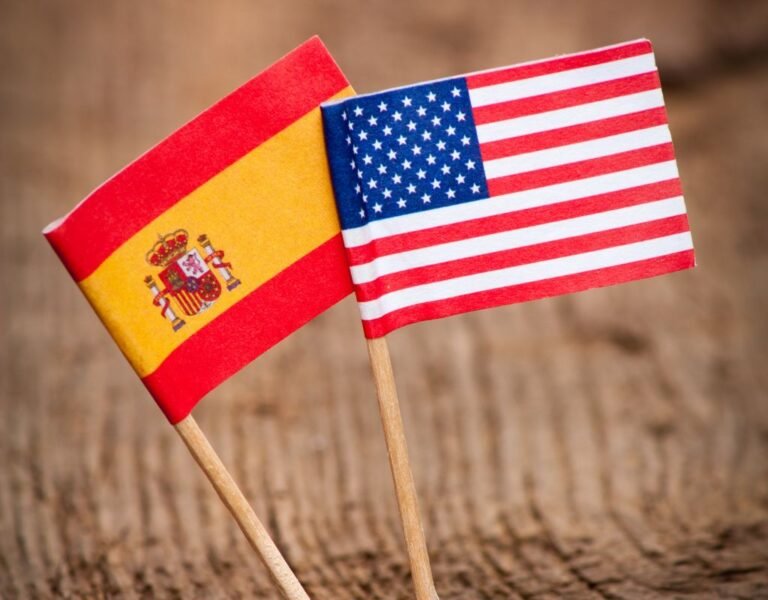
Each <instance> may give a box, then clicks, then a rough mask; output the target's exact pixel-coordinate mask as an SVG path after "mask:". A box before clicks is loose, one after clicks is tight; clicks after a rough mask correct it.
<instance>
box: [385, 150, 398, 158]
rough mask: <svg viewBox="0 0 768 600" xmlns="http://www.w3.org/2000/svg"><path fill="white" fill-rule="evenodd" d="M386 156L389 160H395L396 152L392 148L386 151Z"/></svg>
mask: <svg viewBox="0 0 768 600" xmlns="http://www.w3.org/2000/svg"><path fill="white" fill-rule="evenodd" d="M387 157H388V158H389V160H395V159H396V158H397V152H395V151H394V150H390V151H389V152H387Z"/></svg>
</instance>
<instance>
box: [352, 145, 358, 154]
mask: <svg viewBox="0 0 768 600" xmlns="http://www.w3.org/2000/svg"><path fill="white" fill-rule="evenodd" d="M352 154H357V146H352Z"/></svg>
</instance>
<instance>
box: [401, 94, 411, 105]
mask: <svg viewBox="0 0 768 600" xmlns="http://www.w3.org/2000/svg"><path fill="white" fill-rule="evenodd" d="M411 102H412V100H411V99H410V98H409V97H408V96H406V97H405V98H403V106H410V105H411Z"/></svg>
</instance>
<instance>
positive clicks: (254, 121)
mask: <svg viewBox="0 0 768 600" xmlns="http://www.w3.org/2000/svg"><path fill="white" fill-rule="evenodd" d="M348 85H349V82H348V81H347V80H346V78H345V77H344V74H343V73H342V72H341V70H340V69H339V68H338V66H337V65H336V63H335V62H334V60H333V58H332V57H331V55H330V54H329V53H328V51H327V50H326V48H325V46H324V45H323V43H322V42H321V41H320V38H318V37H314V38H312V39H310V40H309V41H307V42H305V43H304V44H302V45H301V46H299V47H298V48H296V49H295V50H294V51H293V52H291V53H290V54H287V55H286V56H284V57H283V58H282V59H280V60H279V61H277V62H276V63H275V64H273V65H272V66H271V67H269V68H268V69H266V70H265V71H263V72H262V73H260V74H259V75H257V76H256V77H254V78H253V79H251V80H250V81H249V82H248V83H246V84H245V85H243V86H242V87H240V88H238V89H237V90H235V91H234V92H232V93H231V94H230V95H229V96H226V97H225V98H223V99H222V100H220V101H219V102H217V103H216V104H214V105H213V106H212V107H210V108H209V109H208V110H206V111H205V112H203V113H202V114H201V115H199V116H198V117H197V118H195V119H193V120H192V121H190V122H189V123H187V124H186V125H184V126H183V127H182V128H181V129H179V130H178V131H176V132H175V133H174V134H173V135H171V136H170V137H168V138H166V139H165V140H163V141H162V142H160V143H159V144H157V146H155V147H154V148H153V149H152V150H150V151H149V152H147V153H146V154H143V155H142V156H141V157H139V158H138V159H136V161H134V162H133V163H131V164H130V165H129V166H128V167H126V168H125V169H123V170H122V171H120V172H119V173H117V174H116V175H114V176H113V177H112V178H110V179H108V180H107V181H106V182H104V183H103V184H102V185H101V186H100V187H98V188H97V189H96V190H94V191H93V192H92V193H91V194H90V196H88V197H87V198H86V199H85V200H84V201H83V202H82V203H81V204H80V205H79V206H78V207H77V209H76V210H74V211H73V212H72V213H70V215H68V218H67V219H66V221H64V222H62V223H61V225H60V226H59V227H57V228H56V229H54V230H52V231H51V232H50V233H48V234H47V237H48V240H49V241H50V243H51V245H52V246H53V248H54V249H55V250H56V252H57V253H59V255H60V256H61V259H62V261H63V262H64V264H65V265H66V266H67V268H68V269H69V271H70V273H71V274H72V277H73V278H74V279H75V280H76V281H80V280H82V279H85V278H86V277H87V276H88V275H90V274H91V273H92V272H93V271H94V270H95V269H96V267H98V265H99V264H100V263H101V262H102V261H104V260H105V259H106V258H107V257H108V256H109V255H110V254H111V253H112V252H113V251H114V250H115V249H116V248H118V247H119V246H120V245H121V244H122V243H123V242H125V240H127V239H129V238H130V237H131V236H132V235H134V234H135V233H136V232H138V231H139V230H140V229H142V228H143V227H144V226H145V225H146V224H147V223H148V222H149V221H151V220H152V219H154V218H156V217H157V216H158V215H160V214H162V213H163V212H165V211H166V210H168V209H169V208H170V207H172V206H173V205H174V204H175V203H176V202H178V201H179V199H181V198H183V197H184V196H186V195H187V194H189V193H190V192H192V191H193V190H195V189H196V188H198V187H200V185H202V184H203V183H205V182H206V181H208V180H209V179H210V178H211V177H213V176H214V175H216V174H217V173H219V172H220V171H221V170H223V169H224V168H226V167H227V166H229V165H231V164H232V163H233V162H235V161H236V160H237V159H239V158H240V157H241V156H243V155H244V154H246V153H247V152H249V151H250V150H252V149H253V148H255V147H256V146H258V145H259V144H261V143H263V142H264V141H266V140H268V139H269V138H271V137H272V136H273V135H275V134H277V133H278V132H279V131H281V130H283V129H285V128H286V127H287V126H288V125H290V124H291V123H293V122H294V121H295V120H296V119H298V118H300V117H302V116H303V115H305V114H306V113H308V112H309V111H310V110H312V109H314V108H316V107H317V106H319V104H320V103H321V102H323V101H325V100H328V99H329V98H330V97H331V96H333V95H334V94H337V93H338V92H340V91H341V90H342V89H344V88H345V87H347V86H348ZM115 214H120V219H119V220H118V221H115V220H113V219H112V217H113V216H114V215H115ZM95 232H98V235H94V233H95ZM86 237H89V238H90V243H89V251H88V252H81V251H80V248H79V247H77V246H76V247H74V248H73V247H72V241H73V240H80V239H84V238H86Z"/></svg>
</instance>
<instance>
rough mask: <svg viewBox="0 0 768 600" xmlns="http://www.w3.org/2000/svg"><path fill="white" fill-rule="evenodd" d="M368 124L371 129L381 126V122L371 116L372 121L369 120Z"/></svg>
mask: <svg viewBox="0 0 768 600" xmlns="http://www.w3.org/2000/svg"><path fill="white" fill-rule="evenodd" d="M368 124H369V125H370V126H371V127H373V126H374V125H378V124H379V120H378V119H377V118H376V117H374V116H371V118H370V119H368Z"/></svg>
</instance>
